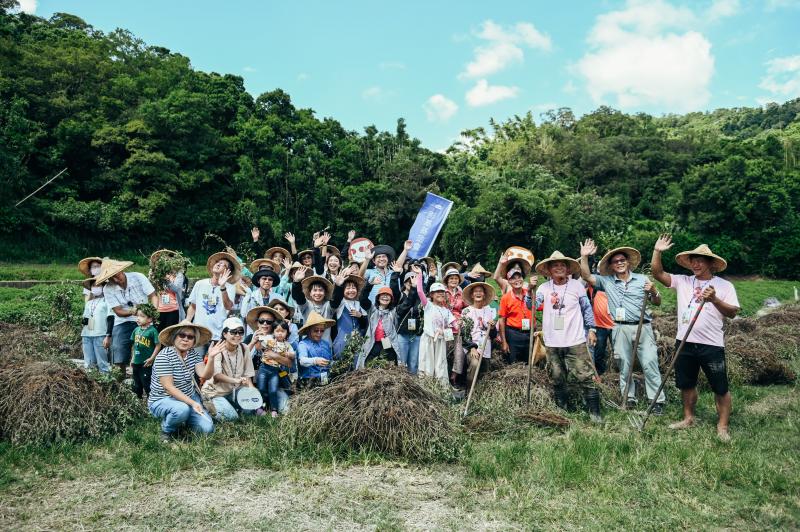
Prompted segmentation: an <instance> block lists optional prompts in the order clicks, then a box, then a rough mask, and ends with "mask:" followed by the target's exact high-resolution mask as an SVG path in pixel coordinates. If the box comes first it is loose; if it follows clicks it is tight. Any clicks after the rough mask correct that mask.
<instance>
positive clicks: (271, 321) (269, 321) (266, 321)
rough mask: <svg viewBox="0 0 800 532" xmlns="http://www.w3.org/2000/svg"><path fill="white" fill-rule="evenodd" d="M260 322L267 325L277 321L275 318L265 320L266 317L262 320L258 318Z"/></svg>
mask: <svg viewBox="0 0 800 532" xmlns="http://www.w3.org/2000/svg"><path fill="white" fill-rule="evenodd" d="M258 323H259V324H261V325H266V324H267V323H269V324H273V323H275V320H264V319H261V320H258Z"/></svg>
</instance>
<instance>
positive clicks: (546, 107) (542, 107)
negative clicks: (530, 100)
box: [532, 102, 559, 113]
mask: <svg viewBox="0 0 800 532" xmlns="http://www.w3.org/2000/svg"><path fill="white" fill-rule="evenodd" d="M558 108H559V105H558V104H557V103H555V102H548V103H540V104H538V105H534V106H533V109H532V110H533V111H538V112H540V113H545V112H547V111H551V110H555V109H558Z"/></svg>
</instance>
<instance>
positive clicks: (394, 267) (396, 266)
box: [389, 260, 403, 273]
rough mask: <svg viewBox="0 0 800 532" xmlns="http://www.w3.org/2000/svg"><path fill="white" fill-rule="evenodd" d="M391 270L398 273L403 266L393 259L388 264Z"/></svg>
mask: <svg viewBox="0 0 800 532" xmlns="http://www.w3.org/2000/svg"><path fill="white" fill-rule="evenodd" d="M389 267H390V268H391V269H392V271H393V272H397V273H400V272H402V271H403V267H402V266H401V265H400V264H398V263H397V261H396V260H393V261H392V263H391V264H390V265H389Z"/></svg>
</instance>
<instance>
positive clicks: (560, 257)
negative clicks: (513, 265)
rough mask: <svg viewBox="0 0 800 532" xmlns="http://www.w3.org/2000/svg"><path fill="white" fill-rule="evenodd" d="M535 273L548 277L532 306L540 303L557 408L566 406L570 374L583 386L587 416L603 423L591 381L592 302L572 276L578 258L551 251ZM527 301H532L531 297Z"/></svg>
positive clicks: (594, 336) (577, 267)
mask: <svg viewBox="0 0 800 532" xmlns="http://www.w3.org/2000/svg"><path fill="white" fill-rule="evenodd" d="M536 272H537V273H538V274H539V275H542V276H544V277H549V278H550V280H549V281H547V282H546V283H544V284H542V285H541V286H539V288H537V289H536V302H535V308H539V306H540V305H541V306H542V333H543V335H544V344H545V346H546V350H547V367H548V370H549V372H550V378H551V379H552V381H553V389H554V391H555V397H556V403H557V404H558V406H559V408H562V409H565V410H566V409H567V407H568V396H569V394H568V392H567V375H569V376H570V377H571V378H572V379H574V380H575V381H577V382H578V383H579V384H580V386H581V388H583V394H584V399H585V401H586V407H587V409H588V410H589V418H590V419H591V420H592V421H593V422H595V423H599V422H602V417H601V415H600V392H599V391H598V390H597V387H596V385H595V383H594V381H593V378H594V376H595V372H594V366H593V365H592V360H591V358H590V356H589V347H588V346H590V345H594V344H595V343H596V342H597V336H596V331H595V328H594V314H593V312H592V304H591V303H590V302H589V298H588V297H587V296H586V290H585V289H584V288H583V284H582V283H581V282H580V281H578V280H576V279H573V278H572V277H571V276H572V275H577V274H578V273H579V272H580V265H579V264H578V261H577V260H575V259H573V258H570V257H565V256H564V254H563V253H561V252H560V251H554V252H553V253H552V255H550V256H549V257H548V258H546V259H544V260H541V261H539V264H537V265H536ZM526 300H527V303H528V304H530V303H531V301H530V298H526ZM587 332H588V334H587ZM587 344H588V345H587Z"/></svg>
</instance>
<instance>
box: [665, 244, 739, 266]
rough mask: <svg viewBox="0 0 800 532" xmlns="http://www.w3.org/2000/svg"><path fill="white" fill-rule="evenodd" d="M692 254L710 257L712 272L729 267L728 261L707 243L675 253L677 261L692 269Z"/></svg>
mask: <svg viewBox="0 0 800 532" xmlns="http://www.w3.org/2000/svg"><path fill="white" fill-rule="evenodd" d="M692 255H700V256H701V257H708V258H709V259H711V271H712V272H721V271H724V270H725V268H727V267H728V261H726V260H725V259H723V258H722V257H720V256H719V255H716V254H715V253H714V252H713V251H711V248H710V247H708V246H707V245H706V244H700V245H699V246H697V247H696V248H694V249H693V250H691V251H682V252H680V253H678V254H677V255H675V262H677V263H678V264H680V265H681V266H683V267H684V268H686V269H687V270H691V269H692V265H691V261H690V258H691V256H692Z"/></svg>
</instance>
